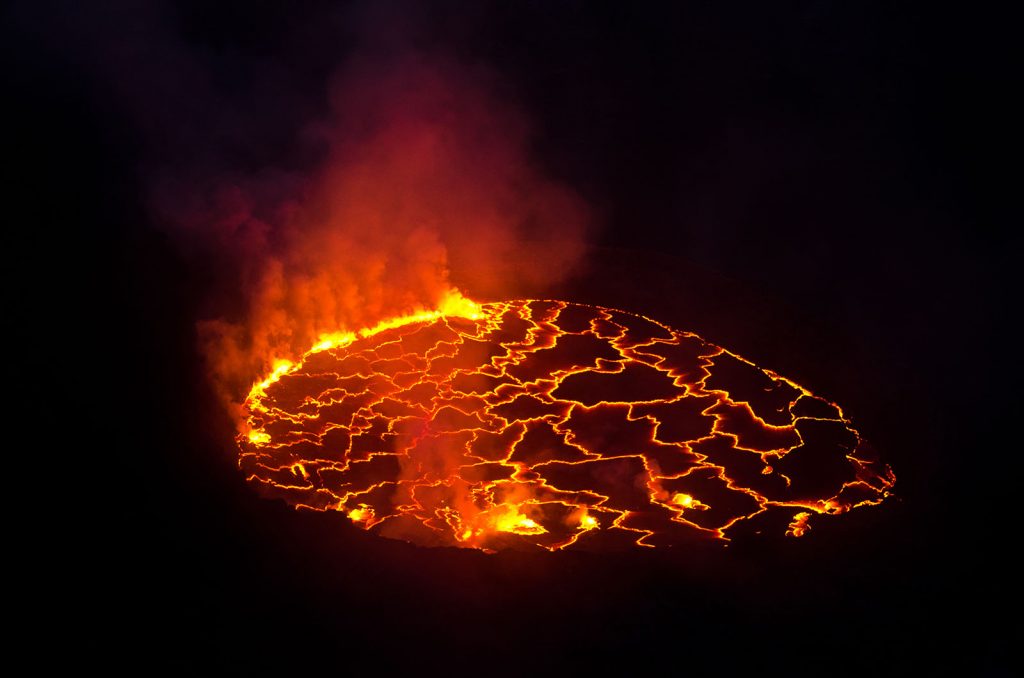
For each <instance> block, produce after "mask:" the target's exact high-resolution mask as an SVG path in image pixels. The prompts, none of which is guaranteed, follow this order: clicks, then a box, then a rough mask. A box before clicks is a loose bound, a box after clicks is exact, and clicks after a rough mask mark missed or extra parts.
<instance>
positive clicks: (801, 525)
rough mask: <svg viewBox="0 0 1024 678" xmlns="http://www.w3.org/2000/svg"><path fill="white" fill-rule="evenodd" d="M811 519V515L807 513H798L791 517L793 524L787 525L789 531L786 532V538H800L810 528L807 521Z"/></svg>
mask: <svg viewBox="0 0 1024 678" xmlns="http://www.w3.org/2000/svg"><path fill="white" fill-rule="evenodd" d="M810 519H811V514H810V513H808V512H807V511H801V512H800V513H798V514H796V515H795V516H793V522H791V523H790V524H789V529H788V530H786V536H787V537H802V536H804V535H805V534H807V532H808V530H810V529H811V526H810V525H808V524H807V521H808V520H810Z"/></svg>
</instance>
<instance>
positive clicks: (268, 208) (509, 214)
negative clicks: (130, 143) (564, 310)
mask: <svg viewBox="0 0 1024 678" xmlns="http://www.w3.org/2000/svg"><path fill="white" fill-rule="evenodd" d="M58 4H59V3H58ZM371 7H372V9H371ZM111 8H113V9H111ZM65 9H66V10H67V11H68V12H70V13H71V15H72V18H71V19H70V20H69V22H68V28H67V31H68V33H67V35H64V36H63V37H62V38H61V39H62V40H67V41H71V42H72V43H75V44H76V45H77V49H76V50H75V52H76V54H79V55H81V60H80V61H81V63H80V64H79V66H80V67H81V68H83V70H84V71H85V72H86V73H88V74H89V76H90V77H91V78H92V79H93V82H94V83H95V84H96V85H97V86H98V88H99V90H100V91H101V92H102V95H101V96H103V97H108V98H109V101H110V102H113V104H112V105H113V106H115V107H117V108H118V109H119V110H120V111H121V115H123V116H124V118H125V119H126V120H128V121H129V122H130V124H131V125H132V127H133V128H134V129H135V131H136V132H137V133H139V135H140V139H142V144H143V146H142V147H143V148H144V151H143V153H142V173H143V176H144V177H145V180H144V183H145V185H146V187H147V191H148V195H147V204H148V206H149V208H150V210H151V214H152V218H153V220H154V222H155V223H156V224H158V225H159V227H160V228H162V229H164V230H165V231H166V232H168V233H169V234H171V235H172V236H173V238H174V240H175V241H176V242H177V243H178V244H179V245H180V246H181V248H182V250H183V251H184V252H186V253H187V254H188V255H189V256H191V257H193V258H194V260H195V261H196V262H200V264H201V265H202V266H203V267H206V268H209V269H210V270H211V271H212V273H211V274H210V275H209V279H210V280H211V281H212V283H211V286H210V290H209V292H210V293H209V297H208V299H207V305H206V307H205V310H204V313H203V315H204V317H203V318H200V319H198V321H197V328H198V335H199V340H200V342H201V345H202V347H203V353H204V356H205V357H206V359H207V360H208V362H209V366H210V371H211V375H212V377H213V379H214V382H215V383H216V385H217V387H218V389H219V390H220V392H221V393H222V395H223V396H224V399H225V401H226V402H228V403H232V404H233V406H237V404H238V403H239V402H240V400H241V399H242V398H243V397H244V395H245V393H246V392H247V391H248V388H249V386H250V385H251V384H252V383H253V382H254V381H256V380H257V379H258V378H259V377H260V376H261V375H263V374H265V373H266V372H267V371H268V370H269V369H270V367H271V362H272V360H273V359H275V358H294V357H295V356H297V355H299V354H301V352H302V351H303V350H305V349H306V348H308V347H309V346H310V345H311V344H312V343H313V342H314V341H315V340H316V339H317V337H318V336H319V335H320V334H321V333H325V332H335V331H339V330H345V329H357V328H359V327H363V326H366V325H370V324H373V323H374V322H376V321H379V320H381V319H383V318H386V317H389V316H392V315H396V314H401V313H407V312H410V311H414V310H418V309H422V308H431V307H433V306H435V305H436V303H437V302H438V300H439V299H441V298H442V297H443V295H444V294H445V293H446V292H448V291H449V290H451V289H452V288H455V287H458V288H461V289H462V291H463V292H465V293H466V294H467V295H469V296H473V295H474V293H476V295H477V296H482V297H485V298H488V297H494V296H497V295H508V294H521V293H522V291H523V290H534V289H543V288H544V287H545V286H548V285H551V284H554V283H555V282H557V280H558V279H559V278H560V277H562V276H565V275H566V274H568V273H570V272H572V271H573V270H574V269H576V268H577V267H578V266H579V265H580V264H581V262H582V261H583V253H584V249H585V248H584V246H583V242H584V239H585V234H586V232H587V229H588V223H589V218H588V212H587V209H586V207H585V206H584V205H583V204H582V203H581V201H580V200H579V199H578V198H577V197H576V195H575V194H574V193H573V192H572V191H571V190H569V189H568V188H567V187H565V186H564V185H561V184H559V183H558V182H556V181H553V180H551V179H549V178H547V177H545V175H544V174H543V172H542V171H541V170H540V168H539V167H538V164H537V163H536V162H535V160H534V159H533V158H532V157H531V153H530V148H529V144H530V125H529V123H528V121H527V119H526V117H525V116H524V113H523V111H522V110H521V108H520V107H519V106H517V105H516V103H515V102H513V101H511V97H510V96H508V94H507V93H506V94H502V92H501V90H502V83H501V80H500V78H499V76H498V75H497V74H495V73H494V72H493V71H491V70H489V69H488V68H487V67H486V66H483V65H480V64H479V63H469V62H468V60H467V59H466V58H465V56H464V55H463V56H462V57H460V58H456V56H455V54H456V49H454V48H453V46H451V45H447V44H444V40H439V39H435V38H434V37H433V36H431V35H430V30H431V29H430V26H431V25H436V22H434V23H433V24H432V23H431V22H430V21H417V19H423V18H424V17H422V16H420V15H419V14H417V12H418V11H419V10H417V11H413V7H412V6H407V5H404V4H402V3H397V4H389V5H385V6H384V9H380V6H371V5H365V6H364V5H356V6H354V7H350V8H348V9H345V10H344V11H342V12H340V13H339V12H338V11H337V10H330V11H328V10H320V11H321V12H323V14H321V15H317V16H313V15H309V16H307V17H305V19H303V20H297V19H294V18H289V21H290V24H289V28H288V30H286V31H283V36H277V39H276V40H275V41H272V44H271V45H270V46H262V47H260V48H258V49H257V48H253V47H252V46H251V45H250V46H248V47H246V46H242V47H238V46H237V45H234V44H232V43H230V42H228V43H225V44H218V40H217V37H218V35H219V34H218V33H217V31H216V30H215V29H211V28H210V23H209V22H207V23H202V22H200V25H201V26H203V27H204V28H205V30H206V32H205V33H204V32H203V31H198V34H197V29H195V26H192V27H191V28H190V24H189V21H188V13H187V12H183V11H182V10H181V8H180V7H172V6H170V5H155V6H148V7H146V8H139V7H135V6H133V5H131V4H128V3H126V4H124V5H118V4H117V3H114V4H113V5H109V6H107V8H106V9H105V12H106V13H109V16H106V15H104V16H96V15H95V14H93V13H89V14H87V13H85V12H84V11H83V10H76V9H75V8H74V7H72V6H68V7H67V8H65ZM239 11H240V12H241V11H242V9H241V8H240V10H239ZM410 17H412V18H411V19H410ZM76 20H77V21H78V23H76ZM105 21H109V24H110V26H114V25H116V26H119V27H122V28H123V27H125V26H131V27H133V28H132V30H131V31H129V32H124V33H122V34H120V35H117V36H111V34H110V30H108V28H106V27H105V26H104V25H103V24H104V22H105ZM214 24H215V22H214ZM325 26H326V28H325ZM424 26H426V28H424ZM190 31H191V33H190ZM211 31H212V32H211ZM332 31H335V32H336V34H337V41H336V43H337V44H332V41H331V40H330V39H329V37H330V34H331V32H332ZM309 35H314V36H319V37H316V38H315V39H310V40H306V39H304V38H306V37H308V36H309ZM325 36H327V37H326V38H325ZM111 37H114V39H112V40H111V39H110V38H111ZM309 42H312V43H315V44H314V46H312V47H311V46H310V45H309V44H308V43H309ZM325 45H329V46H328V47H325ZM311 54H312V55H313V56H311ZM325 54H326V56H325ZM510 271H511V272H512V276H510Z"/></svg>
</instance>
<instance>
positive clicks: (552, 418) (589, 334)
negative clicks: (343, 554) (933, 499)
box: [238, 300, 895, 551]
mask: <svg viewBox="0 0 1024 678" xmlns="http://www.w3.org/2000/svg"><path fill="white" fill-rule="evenodd" d="M245 405H246V412H247V421H246V432H245V433H244V434H241V435H240V436H239V437H238V443H239V449H240V455H239V466H240V468H241V469H242V471H243V472H244V473H245V474H246V477H247V479H248V480H249V481H250V482H251V483H252V484H253V485H255V486H256V487H258V488H259V490H260V492H261V493H262V494H263V495H265V496H267V497H272V498H280V499H284V500H285V501H286V502H288V503H289V504H291V505H293V506H295V507H297V508H304V509H312V510H317V511H337V512H340V513H341V514H342V515H344V516H347V517H348V519H350V520H351V521H353V522H355V523H356V524H358V525H359V526H361V527H364V528H366V529H368V530H372V531H374V532H376V533H378V534H379V535H381V536H383V537H390V538H394V539H402V540H406V541H409V542H412V543H415V544H419V545H424V546H458V547H471V548H478V549H483V550H485V551H496V550H502V549H509V548H512V549H528V550H535V549H548V550H558V549H566V548H574V549H587V550H597V551H602V550H619V549H623V548H633V547H651V548H653V547H673V546H677V547H678V546H685V545H688V544H690V545H692V544H695V543H698V542H712V543H720V544H723V545H725V544H728V543H729V542H730V541H732V540H734V539H758V538H760V539H774V538H784V537H800V536H803V535H804V534H805V533H806V532H807V531H808V530H810V529H812V525H813V524H814V522H815V521H817V520H818V519H819V517H821V518H822V519H826V518H827V519H830V520H831V519H832V516H836V515H839V514H842V513H845V512H847V511H849V510H851V509H855V508H857V507H861V506H867V505H874V504H878V503H880V502H882V501H883V500H884V499H885V498H886V497H887V496H889V495H890V493H891V488H892V486H893V483H894V482H895V476H894V474H893V472H892V471H891V469H890V468H889V467H888V466H886V465H885V464H884V463H882V462H881V461H880V460H879V459H878V458H877V456H876V455H875V453H874V452H873V450H872V449H871V447H870V446H869V445H868V444H867V443H866V442H865V441H864V440H863V439H862V438H861V436H860V434H859V433H858V432H857V430H856V429H855V428H854V427H853V425H852V424H851V422H850V421H848V420H847V418H846V416H845V415H844V413H843V411H842V409H841V408H840V407H839V406H838V405H836V404H834V403H832V402H829V401H828V400H826V399H824V398H821V397H818V396H816V395H814V394H812V393H811V392H810V391H809V390H807V389H805V388H803V387H801V386H798V385H797V384H795V383H793V382H792V381H790V380H788V379H786V378H784V377H781V376H779V375H777V374H775V373H773V372H771V371H770V370H766V369H762V368H760V367H757V366H756V365H754V364H753V363H751V362H750V361H748V360H746V359H744V358H742V357H740V356H738V355H736V354H733V353H730V352H729V351H727V350H725V349H723V348H721V347H719V346H716V345H714V344H711V343H709V342H707V341H704V340H703V339H702V338H700V337H699V336H697V335H695V334H692V333H689V332H682V331H678V330H675V329H673V328H671V327H668V326H666V325H664V324H662V323H659V322H656V321H654V320H651V319H649V318H645V317H642V316H640V315H635V314H632V313H627V312H624V311H619V310H613V309H608V308H601V307H596V306H587V305H582V304H574V303H568V302H562V301H537V300H524V301H509V302H499V303H488V304H484V305H482V306H476V305H473V306H472V309H471V310H470V311H465V310H463V312H460V313H458V314H454V315H450V314H441V313H434V314H428V315H421V316H412V317H409V318H405V319H396V320H393V321H389V322H387V323H383V324H382V325H380V326H378V327H377V328H375V329H373V330H367V331H364V332H362V333H359V334H353V335H347V336H345V337H342V338H341V339H337V338H336V339H334V340H328V341H324V342H321V343H320V344H318V345H317V346H315V347H313V348H312V349H311V350H310V351H309V352H307V353H306V354H305V355H304V356H303V357H302V359H301V360H300V361H298V362H296V363H294V364H292V363H285V364H283V365H281V366H280V367H279V368H278V369H277V370H275V371H274V372H273V373H272V374H271V375H269V376H268V377H267V378H266V379H265V380H264V381H262V382H260V383H259V384H257V385H256V386H255V387H254V388H253V390H252V392H251V393H250V395H249V398H248V399H247V401H246V403H245Z"/></svg>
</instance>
